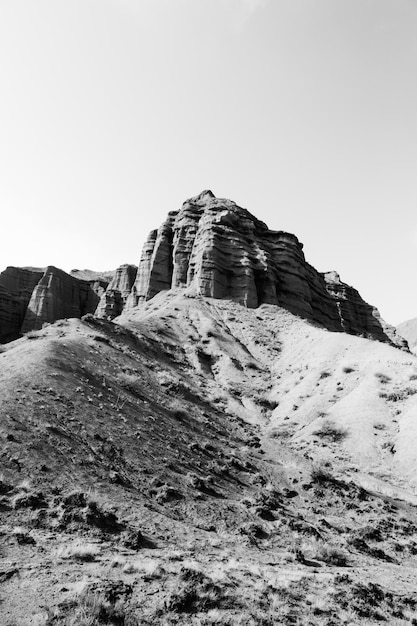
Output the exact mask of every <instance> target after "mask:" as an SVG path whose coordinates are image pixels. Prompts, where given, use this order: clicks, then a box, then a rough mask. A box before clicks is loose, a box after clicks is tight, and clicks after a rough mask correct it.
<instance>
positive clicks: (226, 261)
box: [125, 191, 406, 346]
mask: <svg viewBox="0 0 417 626" xmlns="http://www.w3.org/2000/svg"><path fill="white" fill-rule="evenodd" d="M175 287H187V288H189V289H191V290H194V292H195V293H197V294H200V295H202V296H207V297H212V298H227V299H230V300H233V301H235V302H239V303H240V304H243V305H245V306H247V307H257V306H259V305H261V304H262V303H268V304H276V305H279V306H282V307H284V308H286V309H288V310H289V311H291V312H292V313H295V314H296V315H300V316H302V317H305V318H308V319H311V320H314V321H316V322H318V323H319V324H322V325H323V326H325V327H326V328H328V329H329V330H335V331H345V332H348V333H353V334H365V335H367V336H370V337H373V338H375V339H379V340H381V341H389V342H393V343H395V344H396V345H401V346H405V345H406V342H404V341H403V340H402V338H400V337H397V336H396V334H395V329H394V328H393V327H391V326H389V325H387V324H386V323H385V322H384V321H383V320H382V319H381V317H380V315H379V313H378V311H377V310H376V309H375V308H374V307H372V306H370V305H368V304H367V303H366V302H364V300H363V299H362V298H361V297H360V295H359V293H358V292H357V291H356V290H355V289H353V288H352V287H350V286H349V285H346V284H345V283H343V282H341V280H340V278H339V276H338V275H337V274H336V273H335V272H329V273H326V274H321V273H320V272H318V271H317V270H315V269H314V268H313V267H312V266H311V265H309V264H308V263H307V262H306V260H305V257H304V254H303V245H302V244H301V243H300V242H299V241H298V239H297V237H296V236H295V235H292V234H290V233H286V232H283V231H272V230H269V229H268V227H267V226H266V224H264V223H263V222H261V221H259V220H258V219H257V218H256V217H254V216H253V215H251V214H250V213H249V211H247V210H246V209H243V208H241V207H239V206H237V204H236V203H235V202H233V201H232V200H227V199H223V198H216V197H215V196H214V195H213V193H212V192H211V191H204V192H202V193H201V194H199V195H198V196H196V197H194V198H191V199H190V200H187V201H186V202H185V203H184V204H183V206H182V208H181V209H180V210H179V211H175V212H171V213H169V215H168V218H167V220H166V221H165V222H164V223H163V225H162V226H161V227H160V228H159V230H154V231H152V232H151V234H150V235H149V237H148V240H147V242H146V243H145V246H144V248H143V252H142V257H141V260H140V263H139V268H138V272H137V276H136V280H135V283H134V285H133V288H132V290H131V293H130V295H129V297H128V298H126V307H125V308H126V309H127V310H128V309H130V308H132V307H134V306H137V305H140V304H141V303H142V302H144V301H146V300H149V299H150V298H152V297H153V296H154V295H155V294H157V293H159V292H160V291H163V290H166V289H171V288H175Z"/></svg>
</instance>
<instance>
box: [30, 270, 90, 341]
mask: <svg viewBox="0 0 417 626" xmlns="http://www.w3.org/2000/svg"><path fill="white" fill-rule="evenodd" d="M98 301H99V297H98V295H97V294H96V293H95V292H94V290H93V289H92V288H91V285H90V283H89V282H88V281H85V280H79V279H78V278H74V277H73V276H70V275H69V274H67V273H66V272H64V271H63V270H60V269H58V268H57V267H53V266H52V265H51V266H49V267H47V268H46V270H45V272H44V274H43V276H42V277H41V279H40V280H39V282H38V284H37V285H36V287H35V288H34V290H33V292H32V296H31V298H30V301H29V304H28V307H27V309H26V313H25V318H24V320H23V324H22V328H21V332H22V333H25V332H27V331H29V330H33V329H34V330H37V329H39V328H42V324H44V323H45V322H55V321H56V320H58V319H62V318H65V317H81V316H82V315H85V314H86V313H93V312H94V311H95V310H96V307H97V304H98Z"/></svg>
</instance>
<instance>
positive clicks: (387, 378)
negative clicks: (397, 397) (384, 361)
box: [375, 372, 391, 385]
mask: <svg viewBox="0 0 417 626" xmlns="http://www.w3.org/2000/svg"><path fill="white" fill-rule="evenodd" d="M375 377H376V378H377V379H378V380H379V382H380V383H381V384H382V385H387V384H388V383H390V382H391V377H390V376H387V374H383V373H382V372H377V373H376V374H375Z"/></svg>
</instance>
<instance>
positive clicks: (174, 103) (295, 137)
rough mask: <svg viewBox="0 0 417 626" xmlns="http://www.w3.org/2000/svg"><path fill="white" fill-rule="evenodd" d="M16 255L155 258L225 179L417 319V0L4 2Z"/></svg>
mask: <svg viewBox="0 0 417 626" xmlns="http://www.w3.org/2000/svg"><path fill="white" fill-rule="evenodd" d="M0 81H1V82H0V85H1V87H0V118H1V120H2V123H1V126H0V207H1V213H0V214H1V246H0V269H1V270H2V269H3V268H5V267H6V266H7V265H18V266H19V265H20V266H21V265H33V266H45V265H57V266H58V267H61V268H63V269H65V270H67V271H69V270H70V269H72V268H79V269H83V268H90V269H98V270H104V269H113V268H115V267H117V266H118V265H121V264H122V263H135V264H137V263H138V261H139V258H140V253H141V248H142V244H143V241H144V239H145V238H146V236H147V234H148V232H149V231H150V230H151V229H152V228H155V227H158V226H159V225H160V224H161V222H162V221H163V220H164V219H165V216H166V214H167V212H168V211H170V210H173V209H178V208H179V207H180V206H181V204H182V202H183V201H184V200H185V199H186V198H188V197H190V196H193V195H196V194H197V193H199V192H200V191H202V190H203V189H206V188H210V189H212V191H213V192H214V193H215V194H216V195H217V196H220V197H227V198H231V199H233V200H235V201H236V202H237V203H238V204H239V205H240V206H243V207H245V208H247V209H248V210H249V211H251V212H252V213H253V214H255V215H256V216H257V217H258V218H259V219H262V220H263V221H265V222H266V223H267V224H268V225H269V226H270V228H273V229H275V230H287V231H290V232H293V233H295V234H296V235H297V236H298V237H299V239H300V240H301V241H302V242H303V243H304V246H305V247H304V251H305V255H306V258H307V260H308V261H309V262H310V263H311V264H312V265H314V266H315V267H316V268H317V269H318V270H319V271H327V270H330V269H336V270H337V271H339V273H340V275H341V278H342V280H344V281H345V282H347V283H349V284H352V285H353V286H355V287H356V288H357V289H358V290H359V291H360V293H361V295H362V296H363V297H364V298H365V299H366V300H367V301H368V302H371V303H372V304H375V305H376V306H378V308H379V309H380V311H381V313H382V315H383V317H385V318H386V319H387V320H388V321H390V322H391V323H398V322H400V321H403V320H405V319H408V318H411V317H417V298H416V292H417V289H416V273H417V264H416V258H417V210H416V208H417V175H416V174H417V1H416V0H0Z"/></svg>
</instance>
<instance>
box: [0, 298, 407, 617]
mask: <svg viewBox="0 0 417 626" xmlns="http://www.w3.org/2000/svg"><path fill="white" fill-rule="evenodd" d="M116 322H117V323H110V322H108V321H105V320H99V319H96V318H94V317H93V316H92V315H89V316H87V317H85V318H84V319H83V320H75V319H72V320H67V321H60V322H56V323H55V324H52V325H49V326H46V327H44V328H43V329H42V330H40V331H37V332H32V333H31V334H30V335H28V336H27V337H23V338H21V339H19V340H17V341H15V342H12V343H10V344H8V345H7V346H5V347H3V350H2V353H1V354H0V366H1V367H0V411H1V414H2V420H1V423H0V436H1V439H2V448H1V453H0V461H1V465H2V472H3V474H2V480H1V482H0V492H1V493H0V495H1V500H0V504H1V507H2V527H1V533H2V538H3V546H4V547H3V552H2V554H1V555H0V557H1V564H0V565H1V567H0V572H1V576H2V580H3V591H2V593H3V595H2V597H1V599H2V602H1V603H0V615H1V617H2V619H3V621H4V622H5V623H8V622H11V621H12V620H14V621H15V622H16V623H17V624H19V626H20V625H23V624H29V623H45V624H46V623H48V622H47V620H49V621H50V623H57V624H65V623H83V622H82V620H85V619H87V616H88V617H89V618H91V616H92V615H93V614H94V611H95V610H96V613H95V616H96V617H95V619H96V621H97V622H98V623H100V620H101V621H102V622H106V621H107V623H112V622H113V623H123V621H124V622H125V623H129V624H155V623H161V624H163V623H167V624H171V623H172V624H175V623H177V624H195V623H205V624H222V623H223V624H245V625H254V626H255V625H257V624H262V623H265V624H268V623H271V624H273V623H280V624H284V625H285V624H288V625H289V624H300V625H301V624H303V625H307V624H311V625H316V626H319V625H322V624H323V623H326V624H329V625H330V624H331V623H332V624H341V625H343V624H345V625H346V626H347V625H348V624H352V623H354V624H360V623H362V622H363V623H369V621H370V622H371V623H372V620H374V621H375V620H379V621H380V620H382V619H385V620H388V623H395V621H394V620H395V619H396V618H403V619H404V621H405V623H412V619H414V617H416V613H415V611H414V609H415V607H416V606H417V602H416V598H415V586H416V583H417V576H416V553H417V534H416V531H415V529H416V523H417V516H416V509H415V505H416V504H417V501H416V496H415V494H414V485H413V480H414V479H413V477H410V480H408V478H409V467H403V465H402V464H401V463H396V462H393V461H392V457H396V456H397V455H399V454H400V452H399V450H400V449H401V450H402V448H401V446H402V445H404V446H405V443H406V442H405V441H403V439H404V440H405V438H406V437H407V436H408V438H409V441H410V442H411V443H413V441H415V434H414V432H413V430H412V428H411V426H410V422H411V419H410V415H411V413H412V412H413V411H414V408H413V407H414V404H413V403H414V392H413V393H408V391H407V393H406V395H404V394H403V396H401V397H398V398H397V399H396V400H395V401H394V400H393V397H388V396H389V395H390V394H394V393H397V392H399V391H402V392H405V389H406V386H409V387H410V388H412V389H414V385H415V378H414V376H415V372H417V357H414V356H413V355H410V354H406V353H404V352H402V351H401V350H398V349H395V348H393V347H391V346H388V345H385V344H382V343H379V342H372V341H369V340H366V339H363V338H358V337H354V336H349V335H346V334H344V333H340V332H337V333H333V332H328V331H326V330H324V329H320V328H317V326H316V325H314V324H311V323H309V322H308V321H306V320H305V319H302V318H300V317H296V316H294V315H293V314H291V313H290V312H288V311H287V310H286V309H284V308H280V307H278V306H276V305H268V304H263V305H261V306H260V307H259V308H256V309H251V308H247V307H244V306H241V305H238V304H235V303H233V302H230V301H228V300H221V299H214V298H213V299H207V298H204V297H202V296H195V295H194V296H192V294H190V293H189V292H187V290H183V289H174V290H171V291H169V292H165V293H159V294H157V295H156V296H155V297H154V298H153V299H152V300H150V301H149V302H148V303H146V304H144V305H143V306H141V307H139V308H137V309H135V310H133V311H130V312H126V311H125V312H124V314H123V315H122V316H121V317H120V318H118V319H117V320H116ZM341 387H343V389H340V388H341ZM381 393H384V394H386V395H385V396H381V395H380V394H381ZM349 397H351V398H352V397H354V398H355V401H354V402H352V403H351V406H352V411H351V412H349V410H348V408H349V402H350V401H349V402H348V398H349ZM344 398H345V405H343V400H344ZM379 402H380V403H381V405H380V404H379ZM296 404H297V408H296V406H295V405H296ZM374 405H375V406H376V408H377V411H378V415H377V416H376V419H377V420H378V422H376V424H379V425H378V428H376V429H374V426H375V423H374V422H373V419H374V418H373V417H372V414H371V412H372V407H373V406H374ZM381 407H382V408H381ZM365 409H366V410H365ZM398 409H401V410H402V411H403V413H404V415H403V414H402V413H398V414H397V415H396V414H395V411H397V410H398ZM332 411H333V412H332ZM325 412H327V413H329V415H328V416H325V415H324V413H325ZM322 413H323V414H322ZM407 415H408V417H407ZM403 417H404V419H403ZM396 420H397V421H396ZM407 420H408V423H407ZM381 424H382V425H383V427H385V431H386V432H387V433H388V434H389V436H390V437H394V438H396V439H395V448H396V450H395V451H394V453H393V452H391V451H389V450H388V449H387V448H384V447H383V445H382V444H383V443H384V441H382V439H381V440H380V439H379V438H380V437H384V436H385V435H384V432H385V431H384V428H381V427H380V425H381ZM371 427H372V429H374V430H375V431H376V432H377V435H372V437H371V436H370V435H369V436H368V434H367V433H369V432H370V429H371ZM358 430H360V431H361V432H363V433H364V436H363V438H364V441H365V444H364V447H363V451H364V452H363V454H358V450H357V449H356V448H357V445H358V438H357V436H356V433H357V431H358ZM316 431H320V432H321V434H317V432H316ZM345 431H346V432H345ZM372 432H373V430H372ZM373 439H375V441H373ZM411 443H410V451H411ZM401 454H402V452H401ZM405 454H406V453H405ZM412 462H413V461H412V458H411V452H410V453H409V456H408V463H409V464H411V463H412ZM346 565H348V566H352V567H349V569H348V570H346ZM23 594H24V601H23ZM45 607H47V609H46V608H45ZM100 616H101V617H100ZM42 620H44V621H43V622H42ZM71 620H72V621H71ZM323 620H324V621H323ZM367 620H368V622H367Z"/></svg>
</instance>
